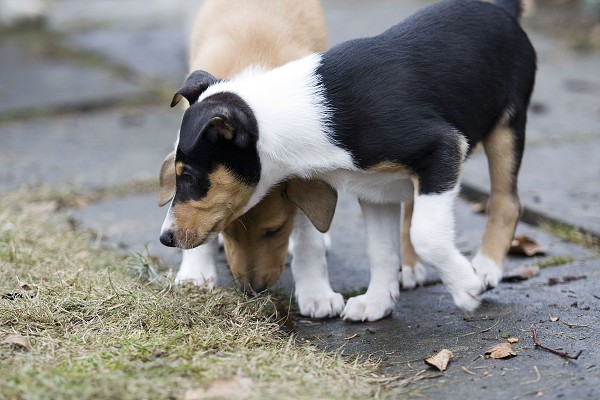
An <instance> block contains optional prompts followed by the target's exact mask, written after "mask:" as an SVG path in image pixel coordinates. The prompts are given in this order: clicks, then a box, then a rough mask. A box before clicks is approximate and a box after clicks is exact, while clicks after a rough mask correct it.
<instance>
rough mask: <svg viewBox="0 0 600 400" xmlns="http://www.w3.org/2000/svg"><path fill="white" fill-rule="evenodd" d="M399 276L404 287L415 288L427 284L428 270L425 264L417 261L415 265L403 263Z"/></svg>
mask: <svg viewBox="0 0 600 400" xmlns="http://www.w3.org/2000/svg"><path fill="white" fill-rule="evenodd" d="M399 278H400V284H401V286H402V289H414V288H416V287H417V286H423V284H425V279H426V278H427V270H426V269H425V266H424V265H423V264H421V263H420V262H418V261H417V263H416V264H415V265H414V266H413V267H409V266H407V265H403V266H402V269H401V270H400V275H399Z"/></svg>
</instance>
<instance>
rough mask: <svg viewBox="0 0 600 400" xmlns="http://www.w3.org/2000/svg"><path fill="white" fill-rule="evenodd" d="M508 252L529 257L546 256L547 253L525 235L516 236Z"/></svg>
mask: <svg viewBox="0 0 600 400" xmlns="http://www.w3.org/2000/svg"><path fill="white" fill-rule="evenodd" d="M508 252H509V253H510V254H515V255H522V256H527V257H532V256H537V255H543V254H546V251H545V250H544V249H542V247H541V246H540V245H539V244H537V242H536V241H535V240H533V239H532V238H530V237H529V236H525V235H520V236H516V237H515V238H514V239H513V241H512V243H511V244H510V249H509V250H508Z"/></svg>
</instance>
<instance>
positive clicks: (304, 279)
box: [292, 211, 344, 318]
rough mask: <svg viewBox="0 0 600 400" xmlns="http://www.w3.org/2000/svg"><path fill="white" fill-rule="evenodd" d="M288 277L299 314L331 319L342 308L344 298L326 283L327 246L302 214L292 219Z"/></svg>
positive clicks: (327, 280)
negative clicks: (292, 287)
mask: <svg viewBox="0 0 600 400" xmlns="http://www.w3.org/2000/svg"><path fill="white" fill-rule="evenodd" d="M292 241H293V243H294V246H293V250H292V251H293V256H292V274H293V276H294V282H295V285H296V290H295V296H296V302H297V303H298V307H299V308H300V314H302V315H306V316H309V317H312V318H332V317H336V316H338V315H339V314H340V313H341V312H342V309H343V308H344V298H343V297H342V295H341V294H339V293H336V292H334V291H333V289H332V288H331V285H330V283H329V274H328V272H327V258H326V252H327V243H326V240H325V235H324V234H322V233H321V232H319V231H318V230H317V229H316V228H315V227H314V226H313V224H312V223H311V222H310V220H309V219H308V218H307V217H306V215H305V214H304V213H303V212H302V211H298V213H297V214H296V217H295V219H294V230H293V231H292Z"/></svg>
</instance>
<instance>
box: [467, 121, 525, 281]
mask: <svg viewBox="0 0 600 400" xmlns="http://www.w3.org/2000/svg"><path fill="white" fill-rule="evenodd" d="M524 132H525V120H524V118H520V119H519V118H516V117H515V118H512V119H511V118H509V116H508V115H506V116H505V118H503V119H502V120H501V121H500V122H499V123H498V125H497V126H496V127H495V128H494V130H493V131H492V132H491V133H490V134H489V135H487V137H486V138H485V139H484V140H483V147H484V150H485V153H486V155H487V159H488V165H489V173H490V182H491V194H490V199H489V201H488V205H487V212H488V222H487V225H486V227H485V233H484V235H483V242H482V246H481V248H480V249H479V251H478V252H477V254H476V255H475V257H474V258H473V261H472V262H473V267H475V269H476V270H477V274H478V275H479V277H480V278H481V279H482V281H483V282H484V284H485V285H486V286H487V287H488V288H492V287H495V286H497V285H498V283H499V282H500V279H501V278H502V268H503V265H504V258H505V257H506V253H507V252H508V249H509V247H510V243H511V241H512V239H513V236H514V233H515V229H516V226H517V222H518V220H519V216H520V215H521V211H522V205H521V202H520V201H519V195H518V193H517V174H518V171H519V167H520V164H521V158H522V155H523V140H524Z"/></svg>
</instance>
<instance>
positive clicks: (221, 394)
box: [183, 376, 253, 400]
mask: <svg viewBox="0 0 600 400" xmlns="http://www.w3.org/2000/svg"><path fill="white" fill-rule="evenodd" d="M252 386H253V384H252V379H249V378H243V377H240V376H234V377H231V378H224V379H217V380H216V381H214V382H213V383H211V385H210V386H209V387H207V388H198V389H190V390H188V391H187V392H186V393H185V395H184V396H183V398H184V400H204V399H227V400H243V399H247V398H248V397H250V395H251V394H252V392H251V389H252Z"/></svg>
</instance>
